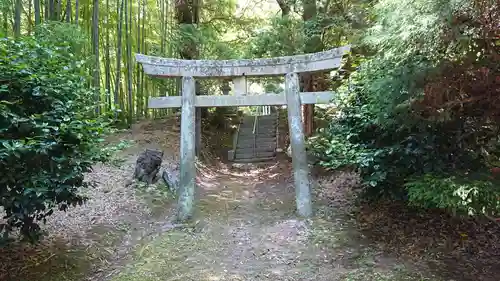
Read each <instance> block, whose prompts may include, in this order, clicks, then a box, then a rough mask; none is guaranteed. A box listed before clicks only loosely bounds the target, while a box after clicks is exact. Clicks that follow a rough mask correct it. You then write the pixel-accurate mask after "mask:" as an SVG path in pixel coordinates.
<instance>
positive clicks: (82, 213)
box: [0, 121, 500, 281]
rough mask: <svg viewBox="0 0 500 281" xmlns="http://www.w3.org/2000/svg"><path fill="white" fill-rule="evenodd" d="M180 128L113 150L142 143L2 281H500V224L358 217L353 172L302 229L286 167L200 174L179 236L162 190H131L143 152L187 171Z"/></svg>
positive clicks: (14, 254)
mask: <svg viewBox="0 0 500 281" xmlns="http://www.w3.org/2000/svg"><path fill="white" fill-rule="evenodd" d="M171 127H172V124H171V123H169V122H166V121H162V122H159V121H155V122H152V123H143V124H140V125H138V126H137V127H135V128H134V129H132V130H131V131H128V132H125V133H123V134H119V135H117V136H116V138H115V139H113V140H111V141H113V142H117V141H119V140H122V139H127V140H133V141H134V143H133V145H132V146H131V147H130V148H128V149H126V150H125V151H124V152H123V153H121V154H120V156H121V157H122V158H123V161H121V162H120V161H116V162H115V165H112V164H107V165H97V166H96V168H95V172H94V173H92V174H90V175H89V177H90V178H91V179H93V180H95V181H96V182H97V183H98V186H97V187H96V188H95V189H92V190H88V191H87V192H88V193H89V196H90V197H91V198H92V199H91V200H90V201H89V202H87V204H86V205H84V206H81V207H78V208H74V209H71V210H70V211H69V212H68V213H57V214H55V215H54V216H52V217H51V219H50V221H49V222H48V224H47V225H46V228H47V230H49V231H50V236H49V237H47V239H45V240H44V242H43V243H42V244H41V245H38V246H33V247H30V246H21V245H17V244H16V245H13V246H11V247H9V248H4V249H0V280H16V281H17V280H20V281H28V280H29V281H31V280H40V281H60V280H71V281H77V280H78V281H83V280H97V281H101V280H102V281H104V280H112V281H129V280H141V281H153V280H155V281H156V280H320V281H321V280H325V281H326V280H329V281H330V280H332V281H335V280H342V281H357V280H359V281H365V280H367V281H370V280H374V281H375V280H376V281H389V280H393V281H399V280H409V281H411V280H415V281H417V280H418V281H423V280H432V281H438V280H443V281H448V280H457V281H468V280H481V281H490V280H498V278H495V277H496V276H498V275H495V270H498V268H500V267H499V265H500V259H499V258H498V256H497V255H499V254H500V252H499V251H497V246H496V245H499V244H493V243H494V242H497V241H498V240H499V239H498V237H497V236H498V234H499V233H500V231H498V226H497V225H496V224H479V223H476V225H474V227H471V223H472V222H466V221H462V220H461V221H459V222H458V223H457V222H453V221H451V220H450V218H447V217H445V216H443V215H442V214H436V213H428V214H427V213H422V212H419V213H415V212H414V211H410V210H408V208H404V207H402V206H397V205H394V204H378V205H376V206H369V205H364V206H363V207H362V208H361V209H359V208H357V207H355V206H354V203H353V202H354V197H355V194H354V193H353V192H354V191H353V190H355V189H354V188H353V187H355V186H356V185H357V184H358V183H357V177H356V176H355V175H354V174H352V173H347V172H338V173H335V174H333V175H329V176H318V180H317V186H316V188H315V190H314V193H315V204H314V205H315V207H316V216H315V217H314V218H312V219H309V220H300V219H297V218H296V217H295V214H294V210H295V205H294V190H293V186H292V184H293V181H292V179H291V174H290V170H291V167H290V163H289V162H288V161H287V160H286V159H283V160H282V161H280V164H276V165H271V166H269V165H264V166H259V165H256V166H245V165H240V166H238V167H230V166H227V165H224V164H220V163H219V164H217V165H214V164H211V165H210V166H205V165H203V164H199V165H198V169H199V171H198V179H197V181H198V184H199V187H200V188H199V192H198V193H197V212H196V215H195V220H194V222H193V223H191V224H189V225H185V226H183V227H176V228H174V227H173V225H172V223H170V221H171V218H172V214H173V213H172V206H173V203H172V202H173V200H172V196H171V195H170V194H169V193H168V192H167V191H166V189H165V188H164V187H162V186H161V185H158V186H152V187H149V188H146V187H137V188H132V187H126V183H127V181H128V179H129V178H130V175H131V173H132V170H133V164H134V161H135V159H136V156H137V154H138V153H140V152H141V151H142V150H143V149H144V148H145V147H153V148H162V149H163V150H164V151H165V157H164V158H165V159H164V162H172V161H177V160H178V155H177V153H178V135H177V133H172V132H169V131H170V130H169V129H170V128H171ZM445 242H446V243H445Z"/></svg>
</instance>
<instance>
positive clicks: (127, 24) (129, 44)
mask: <svg viewBox="0 0 500 281" xmlns="http://www.w3.org/2000/svg"><path fill="white" fill-rule="evenodd" d="M128 2H129V0H125V41H126V43H127V46H126V51H127V54H126V62H127V98H128V124H129V126H131V125H132V119H133V116H134V105H133V98H132V40H131V36H130V33H131V29H132V26H131V22H132V4H131V3H128ZM127 5H128V6H130V7H129V9H127Z"/></svg>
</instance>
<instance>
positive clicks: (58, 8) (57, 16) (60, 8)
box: [56, 0, 62, 20]
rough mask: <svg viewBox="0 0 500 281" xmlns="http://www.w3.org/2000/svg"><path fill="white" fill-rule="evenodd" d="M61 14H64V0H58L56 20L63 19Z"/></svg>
mask: <svg viewBox="0 0 500 281" xmlns="http://www.w3.org/2000/svg"><path fill="white" fill-rule="evenodd" d="M61 14H62V0H57V15H56V20H62V18H61Z"/></svg>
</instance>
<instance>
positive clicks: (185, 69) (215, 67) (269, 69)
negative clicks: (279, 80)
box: [135, 46, 350, 77]
mask: <svg viewBox="0 0 500 281" xmlns="http://www.w3.org/2000/svg"><path fill="white" fill-rule="evenodd" d="M349 51H350V46H343V47H340V48H336V49H331V50H328V51H324V52H319V53H313V54H304V55H296V56H286V57H276V58H264V59H241V60H182V59H168V58H160V57H153V56H146V55H143V54H136V55H135V58H136V60H137V62H138V63H141V64H142V66H143V68H144V72H145V73H146V74H148V75H152V76H164V77H182V76H192V77H237V76H271V75H285V74H287V73H293V72H295V73H300V72H315V71H322V70H331V69H335V68H338V67H340V63H341V60H342V56H343V55H344V54H346V53H347V52H349Z"/></svg>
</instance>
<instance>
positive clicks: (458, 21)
mask: <svg viewBox="0 0 500 281" xmlns="http://www.w3.org/2000/svg"><path fill="white" fill-rule="evenodd" d="M374 11H375V12H374V13H375V15H374V16H375V24H374V26H373V27H372V28H371V29H370V30H369V32H367V35H366V36H365V38H364V41H363V42H362V43H363V44H364V45H365V47H366V46H367V47H368V49H370V50H372V52H373V53H374V55H373V56H372V57H370V58H367V59H365V60H364V61H363V63H362V64H361V66H360V67H359V68H358V69H357V71H356V72H354V73H353V74H352V75H351V77H350V81H349V82H346V83H344V85H343V86H341V87H340V88H339V89H338V90H337V92H339V93H340V96H341V101H340V104H341V106H340V109H341V110H340V114H338V115H336V116H331V119H332V120H331V125H330V126H329V127H328V128H327V129H325V130H323V131H322V132H320V134H319V138H318V139H317V140H313V141H312V143H311V144H310V145H311V147H312V148H313V150H314V151H316V154H317V155H318V157H322V159H321V160H322V162H321V164H322V165H324V166H325V167H328V168H332V169H334V168H339V167H344V166H350V167H353V166H354V167H356V168H358V169H359V171H360V173H361V177H362V179H363V182H364V186H365V187H366V189H365V190H366V194H367V195H370V196H371V197H372V198H377V197H378V196H386V195H389V196H392V197H396V198H403V199H409V200H410V201H411V202H412V203H413V204H416V205H419V206H422V207H431V206H434V207H443V208H447V209H454V210H458V211H464V210H466V211H467V212H470V211H471V209H472V208H473V209H474V210H475V213H478V212H482V211H484V210H486V209H489V210H495V208H493V207H491V206H496V204H497V202H498V198H497V197H496V196H493V195H492V194H494V193H495V192H496V190H495V189H494V188H492V186H490V185H489V184H488V183H487V182H488V180H481V181H477V180H475V179H470V178H469V177H470V175H472V174H476V173H479V172H482V171H483V172H484V171H485V170H486V169H487V168H488V167H489V166H491V164H492V163H493V162H494V161H496V162H498V148H497V146H498V145H497V144H498V143H499V139H498V136H499V135H498V132H499V129H500V127H499V126H498V112H499V111H498V108H497V105H498V100H499V99H500V84H499V83H500V80H499V79H498V77H499V69H498V65H500V58H499V56H498V46H499V45H498V42H496V41H495V40H497V41H498V39H495V38H496V37H495V35H493V34H498V31H499V30H498V25H495V24H494V23H493V22H495V20H494V18H495V17H494V16H495V15H500V8H499V7H498V5H495V3H494V1H476V0H458V1H455V0H440V1H431V0H418V1H410V0H403V1H401V0H397V1H396V0H381V1H379V2H378V3H377V4H376V5H375V9H374ZM495 28H496V32H495V31H494V30H495ZM495 42H496V43H495ZM495 44H496V45H495ZM457 85H460V86H459V87H457ZM325 152H326V153H325ZM431 178H432V184H430V182H429V181H430V179H431ZM438 182H440V183H438ZM459 182H460V183H459ZM461 182H465V183H466V186H468V187H467V188H469V189H471V190H472V189H477V190H480V191H478V192H476V193H475V194H476V195H475V196H476V197H474V200H473V203H470V204H469V203H467V204H466V205H463V203H462V202H461V201H460V200H456V198H455V197H453V196H455V195H450V194H451V193H450V190H452V189H454V188H457V187H459V186H462V183H461ZM405 184H406V188H405ZM417 194H425V195H421V196H420V195H417ZM433 196H435V197H436V198H437V199H436V198H434V197H433ZM444 197H446V198H448V199H446V200H444V199H443V200H444V201H446V203H442V200H441V199H439V198H444ZM431 198H432V199H431ZM464 206H465V207H464Z"/></svg>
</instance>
